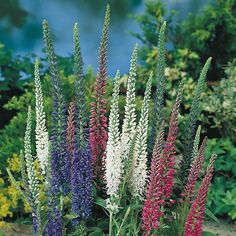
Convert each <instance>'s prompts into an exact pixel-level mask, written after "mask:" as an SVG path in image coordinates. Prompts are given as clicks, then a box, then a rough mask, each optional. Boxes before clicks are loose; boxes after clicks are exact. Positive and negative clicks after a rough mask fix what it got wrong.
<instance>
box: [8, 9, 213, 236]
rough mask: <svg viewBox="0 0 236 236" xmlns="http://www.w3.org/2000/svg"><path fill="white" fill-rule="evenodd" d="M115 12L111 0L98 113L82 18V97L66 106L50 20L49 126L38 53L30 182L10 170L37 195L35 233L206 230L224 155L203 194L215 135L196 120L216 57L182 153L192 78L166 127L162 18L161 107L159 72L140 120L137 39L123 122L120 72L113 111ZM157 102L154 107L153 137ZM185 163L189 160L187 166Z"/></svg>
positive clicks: (28, 193) (28, 142)
mask: <svg viewBox="0 0 236 236" xmlns="http://www.w3.org/2000/svg"><path fill="white" fill-rule="evenodd" d="M109 19H110V9H109V6H108V7H107V9H106V16H105V20H104V26H103V32H102V37H101V44H100V49H99V69H98V74H97V77H96V80H95V86H94V96H93V98H92V99H91V100H92V103H91V105H90V107H91V109H90V119H89V120H88V118H87V113H86V110H87V106H86V102H85V100H86V99H85V92H84V91H85V76H84V72H83V61H82V55H81V49H80V43H79V35H78V28H77V24H75V27H74V77H75V83H74V92H73V94H74V98H73V100H72V101H71V102H70V105H69V106H68V107H67V104H66V99H65V96H64V91H63V87H62V81H61V77H60V73H59V66H58V62H57V57H56V55H55V52H54V48H53V43H52V37H51V33H50V29H49V25H48V22H47V21H44V22H43V33H44V40H45V46H46V51H47V54H48V63H49V71H50V89H51V96H52V103H51V104H52V114H51V123H50V129H49V131H48V128H47V127H49V126H47V123H46V113H45V107H44V99H43V90H42V85H41V80H40V77H39V62H38V61H36V62H35V73H34V75H35V104H34V106H35V114H34V116H35V132H32V131H33V129H34V126H33V123H34V122H33V119H32V117H33V113H34V112H33V110H32V109H31V107H30V106H29V108H28V115H27V125H26V131H25V137H24V154H22V155H21V162H20V164H21V176H22V182H23V183H22V185H19V184H18V183H17V181H16V180H15V179H14V177H13V175H12V174H11V171H10V170H9V169H7V171H8V174H9V178H10V179H11V181H12V183H13V184H15V186H16V188H17V189H18V190H19V191H20V192H21V193H22V196H23V197H24V198H25V199H27V200H28V202H29V205H30V207H31V209H32V219H33V232H34V234H35V235H50V236H51V235H66V234H70V235H94V234H96V235H105V234H107V233H108V234H109V235H110V236H111V235H141V234H143V235H170V234H175V235H185V236H187V235H199V236H200V235H201V234H202V223H203V218H204V211H205V204H206V197H207V193H208V189H209V186H210V183H211V179H212V175H213V170H214V162H215V159H216V155H215V154H213V155H212V156H211V159H210V162H209V164H208V166H207V169H206V171H205V174H204V177H203V179H202V182H201V184H200V187H199V188H198V190H197V192H196V194H195V186H196V183H197V180H198V178H199V177H200V175H201V173H200V171H201V167H202V165H203V162H204V150H205V144H206V139H204V140H203V141H202V143H201V144H200V132H201V130H200V128H198V129H197V126H196V125H197V120H198V118H199V115H200V112H201V109H200V106H199V104H200V95H201V92H202V89H203V85H204V81H205V78H206V73H207V70H208V68H209V65H210V62H211V58H209V59H208V60H207V62H206V63H205V65H204V67H203V69H202V72H201V74H200V77H199V80H198V84H197V88H196V90H195V95H194V96H193V102H192V106H191V110H190V114H189V116H188V121H187V125H186V137H184V138H183V145H184V146H185V149H184V150H185V152H184V153H183V154H181V153H177V152H176V142H177V134H178V117H179V113H180V108H181V102H182V94H183V83H182V82H180V83H179V86H178V91H177V94H176V98H175V102H174V104H173V107H172V111H171V114H170V120H169V126H168V131H167V132H166V131H165V128H164V127H165V120H164V119H163V116H164V115H163V105H164V92H165V34H166V33H165V31H166V23H164V24H163V25H162V26H161V29H160V34H159V40H158V51H159V52H161V53H160V54H159V56H158V63H157V78H156V83H157V84H158V85H159V86H158V87H157V89H156V92H155V98H154V106H153V107H150V99H151V91H152V90H151V88H152V80H153V77H154V75H153V73H152V72H151V73H150V74H149V79H148V82H147V84H146V90H145V93H144V99H143V102H142V107H141V114H140V117H139V119H138V117H137V114H136V94H135V84H136V78H137V55H138V46H137V45H135V47H134V50H133V54H132V57H131V63H130V71H129V75H128V80H127V90H126V98H125V107H124V118H123V119H122V120H121V123H120V118H119V114H120V110H119V90H120V74H119V72H117V74H116V76H115V82H114V87H113V94H112V100H111V108H110V114H109V119H107V113H108V106H107V98H106V96H105V95H106V92H107V91H106V82H107V43H108V26H109ZM150 109H151V110H153V116H152V126H151V134H150V137H149V135H148V133H149V132H148V131H149V121H148V120H149V110H150ZM32 122H33V123H32ZM196 129H197V130H196ZM32 134H34V137H35V138H34V139H32V137H33V135H32ZM34 143H35V144H34ZM199 146H200V147H199ZM33 147H35V148H33ZM34 149H35V150H34ZM148 160H149V161H148ZM179 160H181V161H179ZM36 163H38V165H39V167H40V175H38V174H37V169H36ZM178 166H179V167H181V168H179V169H178V168H177V167H178ZM175 176H176V177H177V182H178V183H176V180H175ZM94 208H96V209H97V212H95V211H94ZM101 210H103V211H104V213H105V215H104V213H103V211H101ZM106 215H108V217H107V216H106ZM108 218H109V220H108Z"/></svg>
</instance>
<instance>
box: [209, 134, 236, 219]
mask: <svg viewBox="0 0 236 236" xmlns="http://www.w3.org/2000/svg"><path fill="white" fill-rule="evenodd" d="M212 152H215V153H216V154H217V156H218V157H217V160H216V163H215V175H214V180H213V184H212V186H211V189H210V192H209V198H208V203H207V204H208V207H209V209H210V210H211V211H212V212H213V213H214V214H216V215H218V216H225V215H226V214H227V215H228V216H229V217H230V218H231V219H236V207H235V206H236V205H235V201H236V194H235V193H236V187H235V181H236V147H235V146H234V145H233V143H232V142H231V141H230V140H229V139H222V138H221V139H210V140H208V142H207V148H206V156H207V158H208V159H209V158H210V154H211V153H212Z"/></svg>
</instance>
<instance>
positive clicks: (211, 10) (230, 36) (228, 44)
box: [176, 0, 236, 80]
mask: <svg viewBox="0 0 236 236" xmlns="http://www.w3.org/2000/svg"><path fill="white" fill-rule="evenodd" d="M178 32H179V33H178V35H177V36H176V39H177V40H176V43H177V44H176V46H177V48H183V47H184V48H189V49H191V50H192V51H194V52H196V53H197V54H198V55H201V62H202V63H203V61H204V60H206V59H207V58H208V57H210V56H212V57H213V59H214V60H213V63H212V67H211V69H210V71H209V77H210V79H211V80H217V79H219V78H221V77H222V75H223V72H224V71H223V70H222V68H223V66H224V65H225V64H227V62H228V61H231V60H232V59H234V58H235V57H236V43H235V41H236V1H235V0H215V1H211V4H210V5H209V6H207V7H206V8H205V9H204V10H203V11H202V12H201V13H200V14H199V15H190V17H189V18H188V19H187V20H186V21H185V22H183V23H180V25H179V29H178ZM189 32H191V33H189ZM196 69H198V68H196Z"/></svg>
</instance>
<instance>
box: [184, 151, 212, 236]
mask: <svg viewBox="0 0 236 236" xmlns="http://www.w3.org/2000/svg"><path fill="white" fill-rule="evenodd" d="M215 159H216V155H215V154H214V155H212V157H211V160H210V164H209V165H208V167H207V170H206V174H205V176H204V178H203V180H202V183H201V185H200V188H199V190H198V192H197V195H196V198H195V200H194V201H193V204H192V206H191V208H190V211H189V214H188V216H187V220H186V223H185V231H184V236H201V235H202V222H203V218H204V211H205V203H206V198H207V193H208V189H209V186H210V184H211V179H212V176H213V171H214V162H215Z"/></svg>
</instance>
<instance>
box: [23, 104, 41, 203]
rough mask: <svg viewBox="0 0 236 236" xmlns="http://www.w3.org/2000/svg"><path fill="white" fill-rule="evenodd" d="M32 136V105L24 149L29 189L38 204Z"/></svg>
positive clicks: (29, 110) (29, 111)
mask: <svg viewBox="0 0 236 236" xmlns="http://www.w3.org/2000/svg"><path fill="white" fill-rule="evenodd" d="M30 137H31V107H29V109H28V117H27V125H26V131H25V139H24V149H25V164H26V169H27V175H28V184H29V190H30V192H31V194H32V198H33V199H32V200H33V202H34V203H35V204H37V203H38V192H39V188H38V180H37V178H36V173H35V168H34V158H33V156H32V150H31V138H30Z"/></svg>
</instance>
